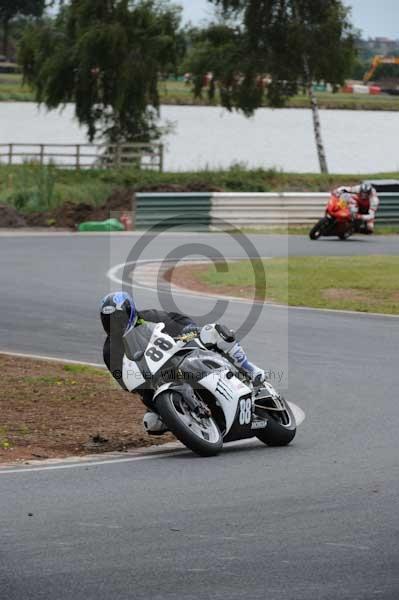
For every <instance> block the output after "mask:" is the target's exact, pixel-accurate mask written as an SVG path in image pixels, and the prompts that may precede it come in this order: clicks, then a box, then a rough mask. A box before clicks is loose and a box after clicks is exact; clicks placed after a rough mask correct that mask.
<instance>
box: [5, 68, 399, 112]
mask: <svg viewBox="0 0 399 600" xmlns="http://www.w3.org/2000/svg"><path fill="white" fill-rule="evenodd" d="M159 94H160V100H161V103H162V104H169V105H178V106H179V105H180V106H217V105H218V101H219V99H218V98H216V99H215V101H214V102H211V101H210V100H209V98H208V97H207V94H206V93H204V94H203V96H202V98H196V97H194V94H193V92H192V88H191V86H190V85H186V84H185V83H184V82H182V81H173V80H169V81H162V82H160V84H159ZM316 96H317V98H318V102H319V106H320V108H325V109H341V110H390V111H396V110H399V98H397V97H395V96H388V95H379V96H371V95H367V94H342V93H336V94H333V93H329V92H316ZM34 101H35V95H34V92H33V91H32V90H31V89H30V87H29V86H28V85H23V84H22V75H21V74H7V73H3V74H0V102H34ZM265 107H267V103H265ZM287 108H309V98H308V97H307V96H306V95H304V94H298V95H297V96H294V97H293V98H291V99H290V100H289V101H288V103H287Z"/></svg>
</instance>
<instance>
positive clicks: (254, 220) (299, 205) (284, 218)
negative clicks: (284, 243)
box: [211, 193, 328, 227]
mask: <svg viewBox="0 0 399 600" xmlns="http://www.w3.org/2000/svg"><path fill="white" fill-rule="evenodd" d="M327 199H328V194H312V193H309V194H306V193H304V194H301V193H290V194H276V193H259V194H255V193H252V194H251V193H249V194H225V193H216V194H213V196H212V210H211V217H212V221H213V222H214V225H215V226H218V220H219V219H221V220H223V221H226V222H227V223H230V224H231V225H234V226H235V227H268V226H273V225H287V224H288V225H293V224H296V225H298V224H301V225H307V224H310V223H313V222H314V221H316V220H317V219H318V218H320V217H321V215H322V214H323V210H324V207H325V205H326V203H327Z"/></svg>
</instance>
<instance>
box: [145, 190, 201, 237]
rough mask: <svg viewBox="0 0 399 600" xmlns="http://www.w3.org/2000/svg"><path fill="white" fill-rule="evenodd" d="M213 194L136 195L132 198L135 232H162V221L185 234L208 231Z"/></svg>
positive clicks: (163, 224)
mask: <svg viewBox="0 0 399 600" xmlns="http://www.w3.org/2000/svg"><path fill="white" fill-rule="evenodd" d="M211 197H212V193H205V194H201V193H187V194H183V193H182V194H174V193H155V194H150V193H148V194H147V193H139V194H136V197H135V202H134V204H135V206H134V213H135V222H134V226H135V229H151V228H156V229H162V228H163V227H165V221H166V220H167V219H169V220H170V223H173V224H174V225H179V226H180V227H182V228H184V229H186V230H187V231H198V230H203V229H209V228H210V224H211Z"/></svg>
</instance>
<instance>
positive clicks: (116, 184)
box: [0, 165, 399, 233]
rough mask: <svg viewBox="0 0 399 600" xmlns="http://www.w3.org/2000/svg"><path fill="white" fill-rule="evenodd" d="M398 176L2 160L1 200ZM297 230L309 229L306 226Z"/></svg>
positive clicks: (328, 184) (27, 204)
mask: <svg viewBox="0 0 399 600" xmlns="http://www.w3.org/2000/svg"><path fill="white" fill-rule="evenodd" d="M398 176H399V174H398V173H379V174H371V173H367V174H364V175H362V174H357V175H356V174H347V175H320V174H313V173H304V174H298V173H285V172H283V171H277V170H275V169H268V170H263V169H252V170H250V169H246V168H245V167H243V166H240V165H236V166H233V167H232V168H230V169H226V170H219V171H210V170H203V171H196V172H188V173H159V172H156V171H145V170H142V171H140V170H134V169H121V170H81V171H74V170H68V169H57V168H52V167H50V168H49V167H45V168H42V167H40V166H38V165H21V166H13V167H10V166H8V165H0V204H2V203H8V204H11V205H13V206H15V207H16V208H17V209H18V210H20V211H21V212H29V211H32V210H48V209H52V208H56V207H58V206H60V205H62V204H63V203H64V202H66V201H71V202H87V203H89V204H93V205H100V204H102V203H103V202H104V201H105V199H106V198H107V197H108V196H109V195H110V194H111V192H112V191H113V190H114V189H115V188H130V189H133V190H136V191H146V190H148V189H149V190H153V189H154V186H171V185H172V186H179V189H180V188H183V189H186V190H188V189H190V190H193V191H217V190H220V191H227V192H272V191H275V192H290V191H296V192H300V191H304V192H305V191H308V192H318V191H320V192H322V191H328V190H330V189H331V188H333V187H334V186H337V185H340V184H342V183H345V184H346V185H351V184H354V183H358V182H359V181H361V180H362V179H364V178H367V179H368V178H371V179H396V178H398ZM274 232H275V231H274ZM282 232H284V230H282ZM293 232H296V233H304V232H305V233H307V228H306V229H302V228H299V229H297V230H296V231H295V230H293Z"/></svg>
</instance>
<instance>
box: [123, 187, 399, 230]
mask: <svg viewBox="0 0 399 600" xmlns="http://www.w3.org/2000/svg"><path fill="white" fill-rule="evenodd" d="M328 197H329V194H328V193H286V194H283V193H281V194H279V193H248V194H242V193H209V194H197V193H196V194H194V193H187V194H174V193H156V194H147V193H140V194H137V195H136V201H135V215H136V217H135V228H136V229H150V228H151V227H155V228H161V227H162V226H163V225H162V222H163V221H165V219H168V218H169V219H171V221H172V222H173V223H175V224H176V225H179V226H181V227H182V228H184V229H186V230H188V231H190V230H191V231H196V230H203V229H209V228H215V229H221V228H222V229H228V228H229V226H232V227H238V228H241V227H254V228H256V227H258V228H262V227H270V226H284V225H310V224H312V223H315V222H316V221H317V219H319V218H321V216H322V215H323V213H324V208H325V205H326V203H327V200H328ZM379 197H380V199H381V205H380V208H379V211H378V214H377V222H378V223H380V224H385V225H387V224H398V223H399V193H397V192H387V193H380V194H379Z"/></svg>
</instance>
